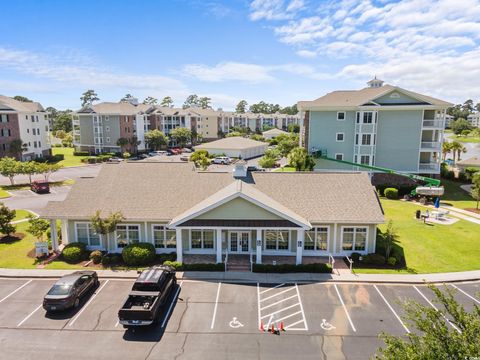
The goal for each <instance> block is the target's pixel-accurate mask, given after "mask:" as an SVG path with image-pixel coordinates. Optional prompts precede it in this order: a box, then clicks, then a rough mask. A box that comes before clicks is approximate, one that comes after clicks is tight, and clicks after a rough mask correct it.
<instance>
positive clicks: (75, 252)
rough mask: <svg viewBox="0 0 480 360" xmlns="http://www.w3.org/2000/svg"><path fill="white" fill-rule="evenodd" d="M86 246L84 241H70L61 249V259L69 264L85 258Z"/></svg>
mask: <svg viewBox="0 0 480 360" xmlns="http://www.w3.org/2000/svg"><path fill="white" fill-rule="evenodd" d="M86 255H87V246H86V245H85V244H84V243H80V242H76V243H70V244H68V245H67V246H65V248H64V249H63V252H62V256H63V259H64V260H65V261H66V262H67V263H69V264H76V263H78V262H80V261H82V260H84V259H85V257H86Z"/></svg>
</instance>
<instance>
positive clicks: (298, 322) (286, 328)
mask: <svg viewBox="0 0 480 360" xmlns="http://www.w3.org/2000/svg"><path fill="white" fill-rule="evenodd" d="M302 322H303V320H298V321H297V322H294V323H293V324H290V325H288V326H285V330H289V329H290V327H292V326H295V325H298V324H300V323H302ZM305 325H306V324H305ZM296 330H308V328H307V327H306V326H305V329H296Z"/></svg>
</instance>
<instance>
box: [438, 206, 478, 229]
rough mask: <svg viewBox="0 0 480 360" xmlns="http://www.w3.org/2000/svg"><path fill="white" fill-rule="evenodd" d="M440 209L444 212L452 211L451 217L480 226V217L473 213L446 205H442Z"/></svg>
mask: <svg viewBox="0 0 480 360" xmlns="http://www.w3.org/2000/svg"><path fill="white" fill-rule="evenodd" d="M440 208H441V209H443V210H448V211H450V215H452V216H455V217H458V218H460V219H463V220H467V221H470V222H472V223H475V224H479V225H480V215H478V214H475V213H473V212H471V211H466V210H462V209H459V208H456V207H453V206H446V205H442V206H440Z"/></svg>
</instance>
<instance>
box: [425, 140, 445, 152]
mask: <svg viewBox="0 0 480 360" xmlns="http://www.w3.org/2000/svg"><path fill="white" fill-rule="evenodd" d="M441 146H442V145H441V144H440V141H422V143H421V145H420V147H421V148H422V149H428V150H439V149H440V148H441Z"/></svg>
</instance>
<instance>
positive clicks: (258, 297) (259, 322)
mask: <svg viewBox="0 0 480 360" xmlns="http://www.w3.org/2000/svg"><path fill="white" fill-rule="evenodd" d="M257 309H258V325H257V326H258V328H260V325H261V319H262V317H261V313H260V284H259V283H258V282H257Z"/></svg>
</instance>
